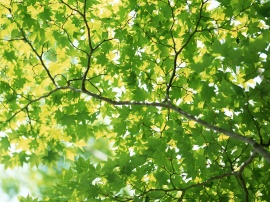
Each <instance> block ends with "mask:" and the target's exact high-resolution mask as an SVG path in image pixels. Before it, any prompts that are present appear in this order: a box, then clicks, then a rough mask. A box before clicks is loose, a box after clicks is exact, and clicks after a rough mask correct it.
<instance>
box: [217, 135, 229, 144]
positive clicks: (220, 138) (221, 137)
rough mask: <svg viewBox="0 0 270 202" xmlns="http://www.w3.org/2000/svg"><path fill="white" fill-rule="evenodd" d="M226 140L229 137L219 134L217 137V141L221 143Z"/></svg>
mask: <svg viewBox="0 0 270 202" xmlns="http://www.w3.org/2000/svg"><path fill="white" fill-rule="evenodd" d="M227 139H229V136H227V135H224V134H221V135H220V136H219V137H218V141H220V142H221V141H223V140H227Z"/></svg>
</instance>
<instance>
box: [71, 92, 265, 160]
mask: <svg viewBox="0 0 270 202" xmlns="http://www.w3.org/2000/svg"><path fill="white" fill-rule="evenodd" d="M70 89H71V90H74V91H77V92H83V93H85V94H87V95H90V96H92V97H94V98H97V99H99V100H102V101H105V102H107V103H110V104H112V105H116V106H117V105H131V106H135V105H137V106H153V107H161V108H166V109H171V110H173V111H175V112H177V113H178V114H180V115H182V116H183V117H185V118H187V119H189V120H193V121H195V122H196V123H198V124H200V125H202V126H204V127H206V128H208V129H211V130H214V131H216V132H218V133H222V134H224V135H226V136H229V137H231V138H234V139H237V140H239V141H242V142H244V143H247V144H249V145H250V146H252V147H253V148H254V150H255V151H256V152H257V153H258V154H260V155H261V156H262V157H263V158H265V160H266V161H267V162H268V163H270V153H269V152H268V151H267V150H265V149H264V148H263V147H262V146H261V145H260V144H258V143H257V142H256V141H255V140H253V139H251V138H249V137H245V136H243V135H241V134H238V133H234V132H232V131H229V130H226V129H223V128H220V127H218V126H215V125H212V124H210V123H208V122H206V121H204V120H202V119H199V118H197V117H196V116H193V115H191V114H189V113H187V112H185V111H183V110H182V109H181V108H179V107H177V106H175V105H173V104H172V103H170V102H162V103H159V102H149V103H148V102H131V101H115V100H112V99H110V98H106V97H103V96H101V95H97V94H94V93H92V92H89V91H87V90H86V89H83V90H80V89H74V88H72V87H70Z"/></svg>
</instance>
